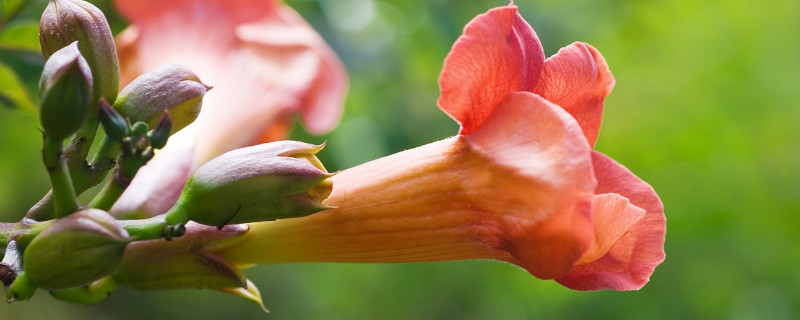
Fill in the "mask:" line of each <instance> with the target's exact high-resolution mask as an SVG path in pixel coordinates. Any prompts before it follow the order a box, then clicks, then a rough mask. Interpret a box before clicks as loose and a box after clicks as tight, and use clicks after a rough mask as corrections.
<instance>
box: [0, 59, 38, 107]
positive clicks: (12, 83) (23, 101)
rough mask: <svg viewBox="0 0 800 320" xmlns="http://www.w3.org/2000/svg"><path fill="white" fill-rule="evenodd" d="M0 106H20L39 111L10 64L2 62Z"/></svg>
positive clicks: (0, 65) (0, 64)
mask: <svg viewBox="0 0 800 320" xmlns="http://www.w3.org/2000/svg"><path fill="white" fill-rule="evenodd" d="M0 106H2V107H6V108H20V109H25V110H28V111H32V112H37V110H38V107H37V106H36V103H35V102H34V101H33V100H32V99H31V97H30V95H29V94H28V91H27V90H26V89H25V84H23V83H22V80H21V79H20V78H19V77H18V76H17V74H16V73H15V72H14V70H12V69H11V68H9V67H8V66H6V65H4V64H2V63H0Z"/></svg>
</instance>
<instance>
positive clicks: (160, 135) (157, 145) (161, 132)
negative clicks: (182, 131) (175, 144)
mask: <svg viewBox="0 0 800 320" xmlns="http://www.w3.org/2000/svg"><path fill="white" fill-rule="evenodd" d="M170 132H172V120H171V118H170V116H169V111H167V110H164V115H162V116H161V119H159V120H158V122H157V123H156V127H155V128H153V130H150V131H148V132H147V140H148V141H150V146H152V147H153V148H154V149H161V148H163V147H164V146H165V145H166V144H167V139H169V135H170Z"/></svg>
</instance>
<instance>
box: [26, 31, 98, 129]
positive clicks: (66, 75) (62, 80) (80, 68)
mask: <svg viewBox="0 0 800 320" xmlns="http://www.w3.org/2000/svg"><path fill="white" fill-rule="evenodd" d="M92 105H94V103H92V73H91V71H90V70H89V65H88V64H87V63H86V60H84V58H83V57H82V56H81V53H80V51H78V45H77V42H73V43H72V44H70V45H68V46H66V47H64V48H62V49H61V50H58V51H56V52H55V53H53V55H52V56H51V57H50V59H48V60H47V62H46V63H45V64H44V70H43V71H42V77H41V78H40V79H39V117H40V120H41V122H42V127H43V128H44V131H45V132H46V133H47V135H48V136H49V137H50V138H52V139H54V140H63V139H66V138H67V137H69V136H70V135H71V134H73V133H74V132H75V131H77V130H78V129H79V128H80V127H81V125H82V124H83V123H84V122H85V121H86V119H87V118H88V117H89V113H90V112H91V111H92Z"/></svg>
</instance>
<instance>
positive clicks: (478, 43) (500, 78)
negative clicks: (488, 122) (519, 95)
mask: <svg viewBox="0 0 800 320" xmlns="http://www.w3.org/2000/svg"><path fill="white" fill-rule="evenodd" d="M543 64H544V50H543V49H542V45H541V43H540V42H539V38H538V36H537V35H536V33H535V32H534V31H533V28H531V26H530V25H528V23H527V22H526V21H525V20H524V19H522V17H521V16H520V15H519V13H517V7H516V6H514V5H513V4H512V5H509V6H506V7H500V8H495V9H492V10H489V11H488V12H486V13H484V14H481V15H479V16H477V17H475V18H474V19H473V20H472V21H470V23H469V24H467V26H466V27H464V33H463V35H461V37H459V38H458V40H456V43H455V44H454V45H453V47H452V49H451V50H450V53H449V54H448V55H447V57H446V58H445V61H444V66H443V68H442V73H441V74H440V76H439V87H440V89H441V96H440V97H439V101H438V103H439V107H440V108H441V109H442V110H443V111H444V112H445V113H447V114H448V115H449V116H450V117H452V118H453V119H455V120H456V121H457V122H458V123H459V124H461V131H460V133H461V134H469V133H470V132H472V130H474V129H475V128H477V127H478V126H480V124H481V123H482V122H483V121H484V120H485V119H486V118H488V117H489V115H490V114H491V113H492V110H494V108H495V107H496V106H497V105H498V104H499V103H500V102H501V101H502V100H503V99H504V98H505V96H506V94H508V93H511V92H514V91H533V88H534V87H535V85H536V82H537V81H538V79H539V75H540V73H541V72H542V65H543Z"/></svg>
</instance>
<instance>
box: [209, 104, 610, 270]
mask: <svg viewBox="0 0 800 320" xmlns="http://www.w3.org/2000/svg"><path fill="white" fill-rule="evenodd" d="M492 139H494V140H492ZM516 144H523V145H516ZM331 179H332V180H333V186H334V187H333V192H332V194H331V195H330V197H329V198H328V199H327V200H326V201H325V202H324V204H325V205H329V206H333V207H335V208H334V209H331V210H326V211H323V212H319V213H316V214H313V215H310V216H306V217H301V218H292V219H283V220H277V221H272V222H261V223H253V224H251V228H252V229H251V233H250V235H249V236H248V237H247V238H246V239H244V240H243V241H242V242H241V243H239V244H238V245H237V246H235V247H231V248H230V249H228V250H225V251H222V252H219V253H218V254H219V255H220V256H221V257H223V258H225V259H227V260H229V261H231V262H233V263H235V264H237V265H251V264H255V263H279V262H302V261H305V262H309V261H318V262H319V261H329V262H333V261H336V262H415V261H417V262H418V261H443V260H459V259H497V260H503V261H508V262H511V263H515V264H517V265H520V266H522V267H524V268H525V269H526V270H528V271H529V272H531V273H532V274H533V275H535V276H537V277H540V278H545V279H550V278H556V277H561V276H563V275H565V274H567V273H568V272H569V271H570V269H571V268H572V266H573V264H574V263H575V261H577V260H578V259H579V258H580V257H581V255H582V254H583V252H584V251H585V250H586V248H587V247H588V245H589V243H590V242H591V239H592V236H593V234H592V230H593V226H592V223H591V218H590V215H589V213H590V205H591V202H590V201H591V197H592V192H593V190H594V188H595V183H594V178H593V174H592V166H591V158H590V148H589V145H588V143H587V142H586V139H585V138H584V137H583V133H582V132H581V130H580V127H579V126H578V124H577V123H576V122H575V120H574V119H573V118H572V117H571V116H570V115H569V114H568V113H566V111H564V110H563V109H561V108H560V107H558V106H556V105H553V104H552V103H550V102H548V101H546V100H544V99H542V98H541V97H538V96H536V95H535V94H532V93H527V92H524V93H523V92H520V93H513V94H511V95H509V97H508V98H507V99H506V100H504V101H503V102H501V103H500V106H499V107H498V108H497V109H496V110H495V112H494V113H493V114H492V115H491V116H490V118H489V119H487V120H486V121H485V122H484V123H483V125H482V126H481V127H480V128H477V129H476V130H475V131H474V132H473V133H472V134H471V135H469V136H457V137H454V138H450V139H447V140H443V141H439V142H434V143H431V144H428V145H425V146H421V147H418V148H414V149H411V150H407V151H404V152H401V153H397V154H394V155H391V156H388V157H384V158H381V159H377V160H374V161H371V162H368V163H365V164H363V165H360V166H357V167H355V168H351V169H347V170H344V171H342V172H340V173H338V174H337V175H335V176H334V177H333V178H331Z"/></svg>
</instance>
